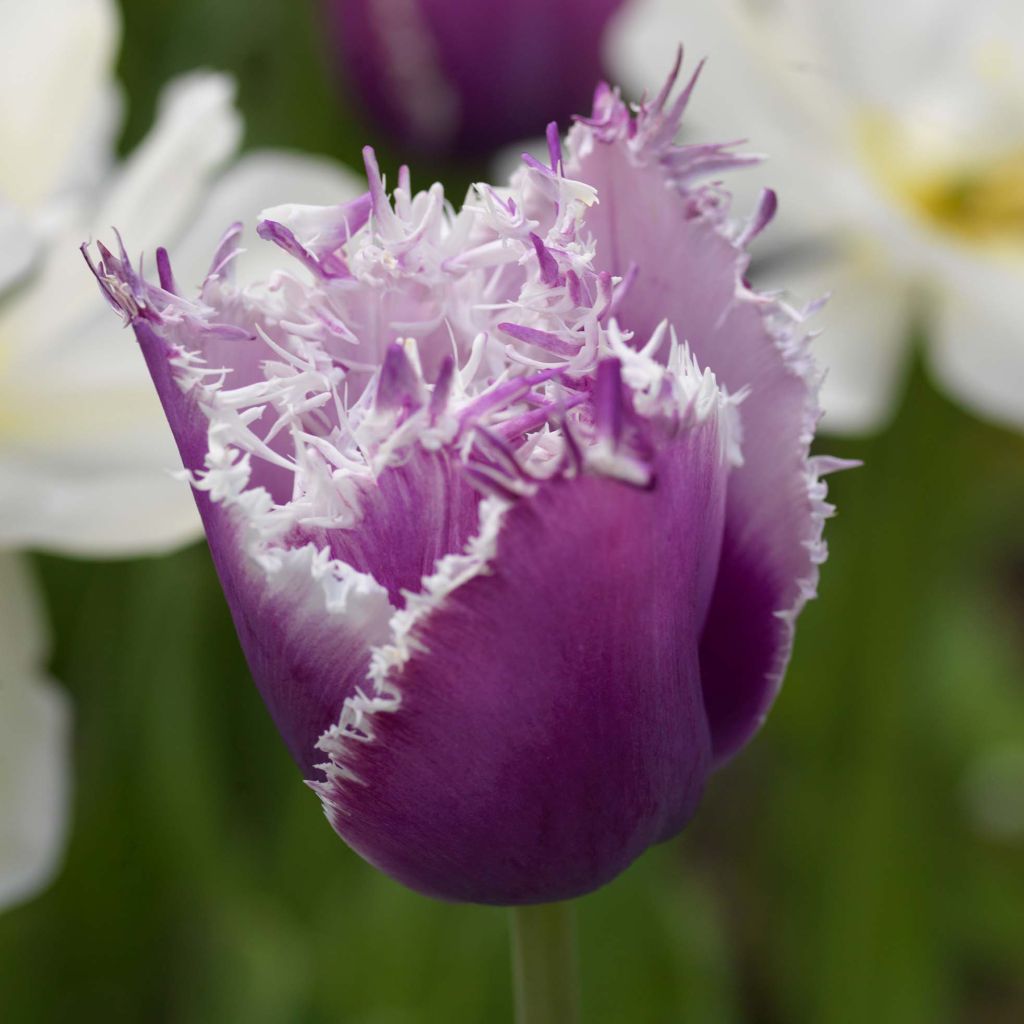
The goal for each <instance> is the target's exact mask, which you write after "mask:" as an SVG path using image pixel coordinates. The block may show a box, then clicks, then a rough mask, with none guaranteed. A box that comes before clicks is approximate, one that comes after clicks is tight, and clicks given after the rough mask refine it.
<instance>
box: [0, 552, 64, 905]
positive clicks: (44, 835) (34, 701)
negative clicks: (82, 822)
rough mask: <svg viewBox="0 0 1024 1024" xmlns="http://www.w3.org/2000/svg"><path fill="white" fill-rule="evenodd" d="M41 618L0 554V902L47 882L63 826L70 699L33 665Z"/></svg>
mask: <svg viewBox="0 0 1024 1024" xmlns="http://www.w3.org/2000/svg"><path fill="white" fill-rule="evenodd" d="M39 616H40V609H39V604H38V601H37V599H36V595H35V592H34V590H33V588H32V586H31V581H30V579H29V577H28V574H27V572H26V568H25V566H24V564H23V563H22V562H21V560H20V559H19V558H18V557H17V556H15V555H12V554H0V908H3V907H6V906H9V905H11V904H12V903H16V902H19V901H21V900H24V899H27V898H28V897H30V896H32V895H33V894H34V893H35V892H37V891H38V890H39V889H41V888H42V887H43V886H45V885H46V884H48V882H49V881H50V880H51V879H52V877H53V875H54V873H55V872H56V869H57V867H58V866H59V863H60V857H61V854H62V852H63V849H64V840H65V835H66V832H67V824H68V791H69V788H70V768H69V731H70V730H69V726H70V722H69V713H68V704H67V699H66V697H65V696H64V694H63V693H62V692H61V691H60V690H59V689H58V688H57V687H56V686H55V685H54V684H53V683H52V682H51V681H50V680H48V679H47V678H46V677H45V675H44V673H43V672H42V669H41V666H40V665H39V661H40V660H41V659H42V657H43V646H42V645H43V633H44V630H43V627H42V623H41V621H40V618H39Z"/></svg>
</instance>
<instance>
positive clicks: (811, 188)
mask: <svg viewBox="0 0 1024 1024" xmlns="http://www.w3.org/2000/svg"><path fill="white" fill-rule="evenodd" d="M748 13H749V12H747V11H746V9H745V5H744V4H743V3H742V2H734V0H716V2H714V3H680V2H679V0H639V2H636V3H629V4H625V5H624V6H623V8H622V9H621V11H620V13H619V14H618V16H617V17H616V19H615V21H613V23H612V27H611V30H610V32H609V36H608V49H609V62H610V64H611V67H612V69H613V71H614V73H615V76H616V77H618V78H619V79H621V80H622V81H624V82H625V83H626V85H627V86H629V87H630V88H631V89H632V90H633V91H635V92H637V93H639V92H640V91H641V90H646V91H647V92H648V93H649V94H654V93H656V92H657V91H658V89H660V87H661V85H662V83H663V82H664V79H665V75H666V74H667V73H668V70H669V68H670V67H671V66H672V61H673V60H674V58H675V53H676V49H677V47H678V46H679V45H680V43H682V44H683V46H684V48H685V53H686V56H687V60H688V61H689V62H691V65H690V66H691V67H693V66H695V65H696V61H698V60H700V59H702V58H705V57H706V58H707V64H706V66H705V68H704V70H703V72H702V74H701V77H700V81H699V82H698V84H697V88H696V90H695V92H694V94H693V98H692V100H691V101H690V105H689V107H688V108H687V113H686V118H685V119H684V123H683V133H684V138H686V139H687V140H689V141H694V142H725V141H730V140H744V142H743V146H742V148H743V149H744V150H746V151H749V152H755V153H762V154H765V155H766V157H767V159H766V162H765V164H764V165H763V166H761V167H755V168H746V169H743V170H741V171H737V172H734V173H731V174H726V175H723V179H724V180H725V182H726V184H727V186H728V188H729V190H730V191H731V192H732V193H733V195H734V197H735V210H736V213H737V215H739V216H743V215H744V214H745V213H746V212H749V211H751V210H753V209H754V206H755V204H756V202H757V199H758V197H759V195H760V193H761V190H762V188H763V187H764V186H766V185H767V186H769V187H771V188H773V189H774V190H775V191H776V192H777V193H778V195H779V199H780V206H779V215H778V217H777V218H776V221H775V223H774V224H773V225H772V228H771V230H770V232H768V233H767V234H766V235H765V237H764V239H763V240H759V241H758V242H757V243H756V246H755V251H759V252H763V251H765V250H766V249H775V248H778V247H780V246H784V245H786V244H787V243H790V242H794V241H796V240H798V239H802V238H806V237H807V236H809V235H811V234H816V233H820V232H821V231H823V230H828V229H829V228H830V227H831V226H832V224H833V222H834V221H835V219H836V218H835V211H834V210H833V208H832V206H831V205H830V206H828V207H823V204H822V202H821V199H820V196H821V191H822V176H821V172H820V168H821V167H822V166H826V167H828V166H830V165H831V163H832V162H833V160H834V153H833V149H834V147H835V145H836V144H837V143H836V140H835V139H834V138H833V133H832V132H831V130H825V129H824V128H823V127H822V126H823V125H829V124H830V123H832V122H835V121H836V120H837V118H836V117H835V115H834V113H833V112H832V110H831V108H830V107H826V109H824V110H820V109H814V108H813V107H811V106H809V105H807V104H805V103H803V102H802V101H803V99H804V94H805V93H806V91H807V89H806V81H805V80H804V78H805V77H806V76H803V77H800V76H795V75H793V74H790V73H789V67H788V62H787V60H786V57H785V54H784V53H782V52H780V51H779V50H778V49H777V47H775V46H773V45H769V42H770V41H771V40H770V36H769V35H768V34H766V33H765V32H763V31H762V27H763V26H762V25H761V23H760V22H759V21H755V20H752V19H751V18H750V17H747V16H745V15H746V14H748ZM778 34H779V33H772V34H771V36H774V35H778ZM814 91H815V93H816V98H817V100H818V104H817V105H818V106H819V107H820V106H821V105H822V104H824V103H825V101H826V100H827V99H828V97H829V93H828V91H827V90H822V89H820V88H817V87H816V88H815V90H814Z"/></svg>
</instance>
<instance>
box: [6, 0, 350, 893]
mask: <svg viewBox="0 0 1024 1024" xmlns="http://www.w3.org/2000/svg"><path fill="white" fill-rule="evenodd" d="M119 34H120V25H119V18H118V13H117V7H116V5H115V4H114V2H113V0H31V2H27V0H0V95H2V96H3V103H2V105H0V152H2V154H3V156H2V159H0V570H2V572H3V577H2V579H0V906H3V905H4V904H5V903H6V902H9V901H11V900H14V899H20V898H23V897H25V896H27V895H28V894H29V893H30V891H31V890H32V889H33V887H36V886H39V885H42V884H44V883H45V881H46V880H47V878H48V877H49V875H50V873H51V871H52V869H53V866H54V864H55V863H56V861H57V859H58V858H59V849H60V846H61V837H62V836H63V833H64V829H65V826H64V820H65V811H64V805H65V799H64V793H65V790H66V789H67V778H66V771H67V766H66V760H67V751H66V749H65V732H66V721H65V719H66V710H65V708H64V704H63V702H62V698H61V697H60V694H59V693H58V692H57V691H56V690H54V689H53V687H52V685H51V684H50V683H48V682H47V681H46V680H45V679H44V678H43V676H42V663H43V655H44V649H43V646H42V644H41V643H40V642H39V639H38V638H39V637H40V636H41V635H42V630H41V627H40V626H39V616H38V613H37V611H36V608H35V605H34V603H33V602H32V601H31V600H30V596H29V593H30V592H29V590H28V589H27V584H26V583H25V582H24V580H23V579H22V578H21V577H22V575H23V570H22V569H20V568H18V567H17V566H16V564H15V562H14V559H15V556H14V555H13V554H11V553H5V552H4V549H15V548H25V547H35V548H45V549H49V550H53V551H59V552H67V553H72V554H79V555H95V556H111V555H125V554H135V553H143V552H153V551H160V550H166V549H168V548H171V547H174V546H177V545H179V544H182V543H184V542H186V541H189V540H192V539H194V538H197V537H198V536H199V535H200V534H201V532H202V531H201V526H200V524H199V518H198V515H197V514H196V511H195V505H194V502H193V499H192V495H191V493H190V490H189V488H188V486H187V485H186V484H185V483H184V482H183V481H181V480H179V479H176V478H175V477H174V476H173V475H172V471H173V470H174V469H176V468H177V467H179V466H180V459H179V457H178V454H177V452H176V451H175V448H174V445H173V444H172V443H171V442H170V440H169V436H168V434H167V430H166V427H165V425H164V421H163V420H164V418H163V413H162V411H161V409H160V404H159V402H158V401H157V400H156V397H155V395H154V394H153V389H152V385H151V384H150V381H149V374H148V373H147V371H146V366H145V363H144V361H143V358H142V356H141V354H140V353H139V352H138V351H137V350H136V349H135V346H133V345H131V344H129V343H126V337H125V335H124V333H123V332H122V331H120V330H119V329H118V327H117V324H116V322H114V321H112V319H111V317H110V316H109V312H108V311H107V310H104V309H103V308H102V303H97V301H96V286H95V282H94V281H93V279H92V276H91V275H90V274H89V271H88V269H87V268H86V266H85V264H84V263H83V262H82V257H81V254H80V252H79V245H80V243H81V240H82V238H83V237H88V236H90V235H98V234H100V233H101V232H103V233H105V232H107V231H109V227H110V225H111V224H117V225H118V226H120V227H122V228H123V229H124V230H126V231H128V232H129V237H130V238H131V239H132V243H133V244H134V245H138V246H141V247H142V248H144V249H146V250H152V248H153V247H154V246H156V245H165V246H167V247H168V248H169V249H170V251H171V254H172V256H173V257H174V260H175V268H176V270H177V272H178V275H179V279H180V280H181V281H182V283H183V284H187V285H190V286H191V285H197V284H199V282H201V281H202V280H203V278H204V277H205V275H206V270H207V266H206V260H207V259H208V258H209V253H210V252H211V251H213V249H214V248H215V244H216V241H217V238H218V236H219V235H220V233H221V232H222V231H223V229H224V227H225V225H226V224H229V223H231V221H233V220H251V219H253V218H254V217H255V215H256V213H257V212H258V211H259V210H261V209H263V208H264V207H266V206H271V205H273V204H275V203H278V202H280V201H281V200H283V199H285V198H288V199H290V200H293V199H299V200H301V201H303V202H308V203H336V202H342V201H345V200H347V199H350V198H352V197H353V196H354V195H355V194H357V192H358V191H359V189H360V186H359V185H357V184H356V179H355V178H354V176H352V175H350V174H349V172H347V171H344V170H343V169H341V168H339V167H337V166H336V165H334V164H331V163H329V162H327V161H322V160H313V159H310V158H307V157H301V156H298V155H294V154H288V153H274V152H264V153H252V154H249V155H247V156H244V157H242V158H241V159H240V160H238V161H237V162H235V163H234V164H233V165H232V166H230V167H229V168H227V169H225V168H226V167H227V165H228V164H229V162H230V161H231V159H232V157H233V156H234V154H235V152H236V150H237V147H238V144H239V142H240V139H241V134H242V126H241V120H240V118H239V115H238V113H237V112H236V111H235V109H234V106H233V92H234V87H233V85H232V83H231V81H230V79H228V78H226V77H224V76H222V75H217V74H211V73H205V72H197V73H193V74H190V75H186V76H184V77H182V78H179V79H178V80H177V81H175V82H172V83H171V84H170V85H169V86H168V87H167V89H166V90H165V92H164V94H163V96H162V98H161V101H160V105H159V111H158V114H157V118H156V123H155V125H154V128H153V130H152V131H151V132H150V134H149V135H148V136H147V137H146V139H145V140H144V141H143V142H142V144H141V145H140V146H139V147H138V148H137V149H136V150H135V152H134V153H132V154H131V156H130V157H129V158H128V159H127V160H125V161H124V162H123V163H119V162H118V160H117V157H116V153H115V148H114V147H115V140H116V136H117V131H118V127H119V123H120V115H121V108H122V98H121V94H120V92H119V89H118V87H117V84H116V82H115V80H114V77H113V73H114V58H115V56H116V52H117V44H118V38H119ZM262 248H263V249H264V252H263V253H260V254H254V255H253V256H251V257H250V256H248V255H247V256H246V257H243V260H242V264H241V269H242V273H243V274H251V275H252V276H253V277H266V276H268V274H269V273H270V271H271V269H273V268H272V266H267V259H268V258H270V259H271V260H273V259H275V258H276V257H275V252H276V250H273V247H272V246H265V247H262ZM268 250H269V252H268ZM282 259H286V257H284V256H283V255H282ZM14 573H17V574H18V575H17V576H16V578H15V579H14V580H13V582H12V581H11V580H9V579H8V577H9V576H11V575H12V574H14Z"/></svg>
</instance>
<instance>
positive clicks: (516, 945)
mask: <svg viewBox="0 0 1024 1024" xmlns="http://www.w3.org/2000/svg"><path fill="white" fill-rule="evenodd" d="M512 966H513V975H514V982H515V1001H516V1024H577V1022H578V1021H579V985H578V979H577V976H576V934H575V928H574V923H573V907H572V904H571V903H542V904H538V905H537V906H532V907H513V908H512Z"/></svg>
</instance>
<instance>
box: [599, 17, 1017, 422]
mask: <svg viewBox="0 0 1024 1024" xmlns="http://www.w3.org/2000/svg"><path fill="white" fill-rule="evenodd" d="M609 39H610V41H611V45H612V54H611V58H612V67H613V70H614V72H615V73H616V74H617V75H619V76H620V77H621V78H622V79H623V80H624V81H625V82H626V83H627V84H628V85H629V86H631V87H633V88H637V89H639V88H641V87H645V86H646V87H653V86H655V85H656V84H657V83H656V81H655V80H654V79H655V77H656V69H658V68H660V67H661V66H662V65H663V64H664V62H665V60H666V59H668V55H669V54H670V53H671V51H672V49H673V48H674V47H675V46H676V44H677V42H678V41H679V40H682V41H683V42H684V43H685V45H686V46H687V49H688V51H689V52H690V53H691V54H693V55H700V56H704V55H707V56H708V57H709V58H710V59H709V61H708V65H707V68H706V71H705V74H704V77H703V80H702V82H701V87H700V89H698V90H697V92H696V94H695V96H694V101H693V108H692V122H693V123H695V124H696V125H697V126H698V127H700V126H701V125H702V124H709V125H710V124H713V125H714V130H715V133H716V137H718V136H719V135H720V133H721V128H722V126H723V125H726V126H728V125H730V124H732V125H736V126H737V127H736V133H735V134H736V137H737V138H746V139H748V140H749V144H750V148H751V149H754V150H758V151H762V152H765V153H767V154H768V155H769V158H770V163H769V164H768V165H767V173H766V175H765V176H764V177H766V178H767V184H770V185H772V187H774V188H776V189H777V190H778V192H779V197H780V215H779V217H778V219H777V221H776V227H775V229H774V232H773V237H772V239H770V240H768V241H770V243H771V244H772V245H773V246H774V248H765V247H764V245H765V244H766V243H763V244H762V246H761V247H760V248H759V247H758V246H755V252H756V254H757V255H758V256H759V257H761V261H762V269H761V277H760V281H759V283H761V284H770V283H772V280H773V279H774V278H775V276H776V275H778V276H779V278H780V279H781V277H782V276H783V274H784V276H785V279H786V281H787V283H788V284H789V285H790V286H791V287H793V288H794V290H795V291H796V292H797V294H798V295H800V296H801V297H802V298H813V297H815V296H817V295H821V294H824V293H825V292H827V291H829V290H831V291H832V298H831V300H830V301H829V303H828V305H827V306H826V308H825V309H824V310H823V311H822V313H821V315H820V318H819V323H820V325H821V326H822V328H823V333H822V337H821V339H820V340H819V342H818V347H817V350H816V354H817V356H818V358H819V360H820V361H821V362H822V363H823V364H824V365H825V366H827V367H828V368H829V375H828V378H827V380H826V383H825V387H824V389H823V393H822V402H823V405H824V407H825V409H826V413H827V415H826V418H825V420H824V422H823V424H822V427H823V429H829V430H834V431H849V432H858V431H864V430H870V429H875V428H878V427H879V426H881V425H883V424H884V423H885V422H886V420H887V419H888V417H889V416H890V415H891V413H892V411H893V409H894V407H895V405H896V403H897V401H898V398H899V392H900V386H901V378H902V371H903V369H904V367H905V365H906V360H907V354H908V348H909V345H908V343H909V340H910V337H911V333H912V328H913V327H914V326H916V325H921V326H922V327H923V328H924V330H925V333H926V336H927V340H928V343H929V344H928V349H927V356H928V361H929V364H930V367H931V369H932V371H933V373H934V375H935V376H936V377H937V378H938V379H939V381H940V382H941V383H942V384H943V385H944V386H945V388H946V389H947V390H948V391H949V392H950V393H951V394H953V395H954V396H955V397H956V398H958V399H960V400H961V401H962V402H963V403H964V404H965V405H967V406H968V407H969V408H971V409H972V410H974V411H975V412H977V413H979V414H981V415H983V416H986V417H989V418H991V419H993V420H996V421H999V422H1002V423H1006V424H1009V425H1012V426H1017V427H1024V4H1022V3H1020V0H977V2H975V3H972V4H964V3H962V2H959V0H956V2H954V0H903V2H901V3H891V2H888V3H883V2H882V0H830V2H829V3H827V4H825V3H820V2H816V0H636V2H635V3H632V4H627V5H626V7H625V9H624V11H623V12H622V17H621V19H620V20H619V22H618V24H617V25H615V26H613V28H612V31H611V32H610V34H609ZM751 126H753V127H751ZM741 178H742V176H739V175H737V176H736V178H735V180H730V182H729V184H730V188H731V189H732V190H733V191H734V192H737V193H742V192H743V191H744V188H745V187H749V186H745V184H744V183H743V181H742V180H741ZM758 184H760V183H758ZM741 198H742V197H741ZM822 211H825V213H823V212H822ZM780 242H781V244H780Z"/></svg>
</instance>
